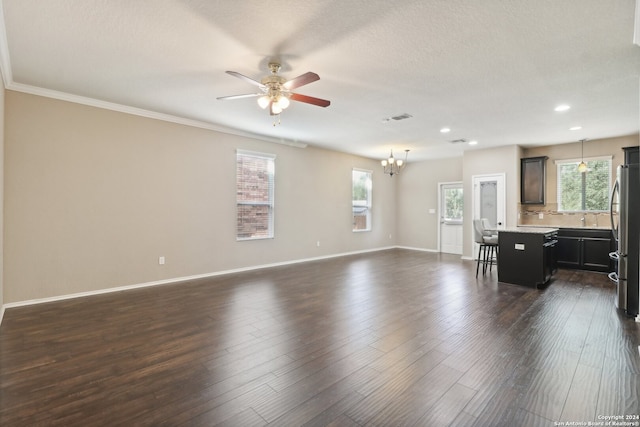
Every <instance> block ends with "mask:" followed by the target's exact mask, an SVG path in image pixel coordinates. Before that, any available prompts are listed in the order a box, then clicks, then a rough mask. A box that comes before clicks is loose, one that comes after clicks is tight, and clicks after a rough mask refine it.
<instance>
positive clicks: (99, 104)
mask: <svg viewBox="0 0 640 427" xmlns="http://www.w3.org/2000/svg"><path fill="white" fill-rule="evenodd" d="M0 42H1V40H0ZM0 54H1V52H0ZM2 62H4V61H2ZM3 75H4V74H3ZM5 78H6V76H5ZM5 87H6V88H7V89H9V90H13V91H16V92H23V93H28V94H31V95H37V96H43V97H45V98H53V99H58V100H61V101H67V102H73V103H75V104H82V105H88V106H91V107H96V108H102V109H105V110H111V111H117V112H120V113H126V114H131V115H134V116H141V117H146V118H149V119H155V120H161V121H165V122H170V123H176V124H180V125H184V126H190V127H196V128H200V129H207V130H212V131H216V132H220V133H226V134H229V135H236V136H244V137H247V138H252V139H258V140H261V141H266V142H272V143H275V144H282V145H288V146H290V147H296V148H306V147H307V144H305V143H302V142H297V141H288V140H285V139H280V138H272V137H268V136H263V135H258V134H254V133H250V132H245V131H242V130H239V129H233V128H227V127H224V126H218V125H215V124H213V123H208V122H203V121H200V120H193V119H187V118H184V117H178V116H174V115H171V114H166V113H158V112H156V111H151V110H145V109H143V108H137V107H131V106H128V105H123V104H116V103H114V102H108V101H102V100H100V99H95V98H88V97H85V96H79V95H73V94H70V93H67V92H60V91H56V90H51V89H45V88H41V87H37V86H31V85H25V84H22V83H15V82H9V83H8V84H5Z"/></svg>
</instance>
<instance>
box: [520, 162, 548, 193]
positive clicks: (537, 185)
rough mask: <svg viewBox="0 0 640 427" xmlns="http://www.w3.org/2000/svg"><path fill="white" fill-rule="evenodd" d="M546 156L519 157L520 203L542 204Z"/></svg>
mask: <svg viewBox="0 0 640 427" xmlns="http://www.w3.org/2000/svg"><path fill="white" fill-rule="evenodd" d="M547 158H548V157H547V156H540V157H526V158H523V159H520V203H522V204H523V205H544V204H545V187H546V178H547Z"/></svg>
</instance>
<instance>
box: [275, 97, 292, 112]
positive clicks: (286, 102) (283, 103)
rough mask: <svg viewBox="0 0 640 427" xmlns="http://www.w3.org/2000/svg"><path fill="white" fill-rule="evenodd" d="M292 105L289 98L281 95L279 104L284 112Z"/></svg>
mask: <svg viewBox="0 0 640 427" xmlns="http://www.w3.org/2000/svg"><path fill="white" fill-rule="evenodd" d="M290 103H291V102H290V101H289V98H287V97H286V96H285V95H280V96H278V102H277V104H278V106H279V107H280V108H282V109H283V110H284V109H285V108H287V107H288V106H289V104H290Z"/></svg>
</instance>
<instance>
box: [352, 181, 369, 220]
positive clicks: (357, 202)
mask: <svg viewBox="0 0 640 427" xmlns="http://www.w3.org/2000/svg"><path fill="white" fill-rule="evenodd" d="M351 176H352V209H353V231H369V230H371V187H372V185H371V183H372V179H371V176H372V172H371V171H367V170H361V169H353V171H352V175H351Z"/></svg>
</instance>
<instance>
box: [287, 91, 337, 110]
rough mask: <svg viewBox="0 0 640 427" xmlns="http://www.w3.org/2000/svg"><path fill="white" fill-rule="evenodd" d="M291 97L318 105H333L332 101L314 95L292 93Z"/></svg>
mask: <svg viewBox="0 0 640 427" xmlns="http://www.w3.org/2000/svg"><path fill="white" fill-rule="evenodd" d="M290 98H291V99H293V100H294V101H298V102H306V103H307V104H312V105H317V106H318V107H328V106H329V105H331V101H328V100H326V99H320V98H314V97H313V96H307V95H300V94H299V93H292V94H291V96H290Z"/></svg>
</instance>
